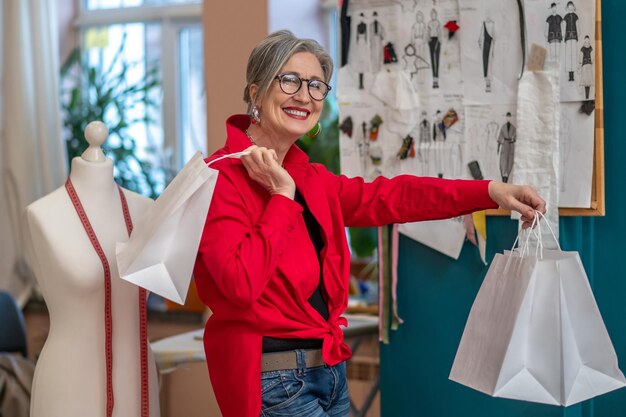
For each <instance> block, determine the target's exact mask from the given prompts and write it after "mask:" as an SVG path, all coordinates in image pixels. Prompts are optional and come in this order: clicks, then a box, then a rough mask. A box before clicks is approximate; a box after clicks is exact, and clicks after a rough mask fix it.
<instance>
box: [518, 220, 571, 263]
mask: <svg viewBox="0 0 626 417" xmlns="http://www.w3.org/2000/svg"><path fill="white" fill-rule="evenodd" d="M541 220H544V221H545V223H546V226H548V230H549V231H550V234H551V235H552V237H553V238H554V242H555V243H556V247H557V249H558V250H559V251H560V250H562V249H561V245H560V244H559V240H558V239H557V237H556V234H555V233H554V229H552V226H551V225H550V221H549V220H548V218H547V217H546V216H545V215H544V214H543V213H541V212H539V211H535V217H534V219H533V222H532V224H531V226H530V228H529V229H528V236H527V237H526V239H525V241H524V243H523V244H522V246H521V247H520V250H519V254H520V256H524V255H527V254H528V252H529V250H530V237H531V236H532V235H535V237H536V238H537V248H536V253H535V256H538V255H541V257H542V258H543V238H542V233H541ZM535 228H536V229H537V230H535ZM522 233H524V231H521V232H520V233H519V234H518V235H517V238H516V239H515V242H513V248H512V249H511V251H513V250H514V249H515V246H516V245H517V244H518V242H519V241H520V240H521V239H520V236H522Z"/></svg>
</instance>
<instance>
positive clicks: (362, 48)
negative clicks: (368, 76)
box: [350, 13, 370, 90]
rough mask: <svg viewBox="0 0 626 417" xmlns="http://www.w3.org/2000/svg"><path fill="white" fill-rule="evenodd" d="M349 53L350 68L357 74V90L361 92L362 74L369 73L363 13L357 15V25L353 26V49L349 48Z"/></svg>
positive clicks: (368, 51)
mask: <svg viewBox="0 0 626 417" xmlns="http://www.w3.org/2000/svg"><path fill="white" fill-rule="evenodd" d="M350 52H351V56H350V66H351V67H352V68H353V70H354V72H356V73H358V74H359V89H360V90H363V88H364V86H363V73H365V72H369V71H370V46H369V39H368V35H367V23H365V15H364V14H363V13H360V14H359V23H357V25H356V26H355V34H354V48H350Z"/></svg>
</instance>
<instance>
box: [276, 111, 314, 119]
mask: <svg viewBox="0 0 626 417" xmlns="http://www.w3.org/2000/svg"><path fill="white" fill-rule="evenodd" d="M283 111H284V112H285V113H286V114H287V116H289V117H291V118H294V119H298V120H306V118H307V117H309V114H310V113H311V112H309V111H308V110H300V109H292V108H287V109H283Z"/></svg>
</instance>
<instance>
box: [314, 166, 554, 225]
mask: <svg viewBox="0 0 626 417" xmlns="http://www.w3.org/2000/svg"><path fill="white" fill-rule="evenodd" d="M325 172H326V175H327V179H328V181H330V182H331V183H332V184H333V186H334V187H335V189H336V190H337V193H338V196H339V201H340V204H341V209H342V214H343V218H344V222H345V224H346V226H380V225H384V224H390V223H406V222H413V221H421V220H438V219H446V218H451V217H457V216H461V215H464V214H468V213H472V212H474V211H478V210H485V209H490V208H497V207H502V208H504V209H507V210H515V211H519V212H520V213H522V219H523V220H524V221H525V222H527V221H532V219H533V217H534V210H538V211H541V212H545V202H544V201H543V200H542V199H541V198H540V197H539V195H537V193H536V192H535V191H534V190H533V189H532V188H530V187H525V186H517V185H511V184H503V183H499V182H496V181H475V180H446V179H440V178H430V177H415V176H412V175H400V176H397V177H394V178H392V179H389V178H385V177H378V178H377V179H376V180H374V181H373V182H370V183H367V182H365V181H364V180H363V179H362V178H348V177H346V176H343V175H342V176H336V175H334V174H332V173H330V172H328V171H325ZM529 224H530V223H529Z"/></svg>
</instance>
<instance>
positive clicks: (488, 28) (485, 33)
mask: <svg viewBox="0 0 626 417" xmlns="http://www.w3.org/2000/svg"><path fill="white" fill-rule="evenodd" d="M495 26H496V24H495V23H494V21H493V20H491V18H490V17H488V18H487V19H486V20H485V21H484V22H483V25H482V28H481V30H480V36H479V38H478V45H479V47H480V48H481V49H482V52H483V53H482V55H483V77H484V78H485V92H487V93H490V92H491V79H492V76H491V74H492V69H493V51H494V36H495ZM490 64H491V65H490Z"/></svg>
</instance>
